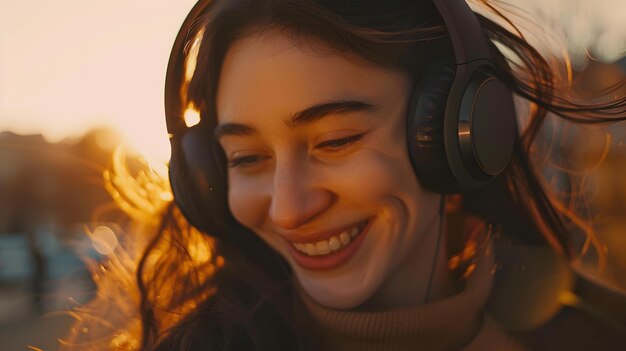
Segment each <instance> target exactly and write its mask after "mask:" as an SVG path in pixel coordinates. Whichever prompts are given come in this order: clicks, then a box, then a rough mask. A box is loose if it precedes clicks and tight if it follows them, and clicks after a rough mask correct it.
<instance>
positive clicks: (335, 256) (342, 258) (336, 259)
mask: <svg viewBox="0 0 626 351" xmlns="http://www.w3.org/2000/svg"><path fill="white" fill-rule="evenodd" d="M371 222H372V221H371V220H367V222H366V223H365V225H362V224H357V226H359V227H361V228H362V229H361V230H360V231H359V232H358V234H356V236H354V238H351V240H350V242H349V243H348V244H347V245H346V246H344V247H341V248H340V249H338V250H337V251H332V252H330V253H328V254H318V255H315V256H310V255H307V254H305V253H302V252H300V251H299V250H298V249H296V248H295V247H294V243H292V242H289V241H288V246H289V250H290V251H291V255H292V257H293V258H294V260H295V261H296V263H297V264H298V265H300V266H301V267H303V268H306V269H310V270H326V269H333V268H336V267H339V266H341V265H343V264H344V263H346V262H347V261H348V260H349V259H350V258H351V257H352V256H353V255H354V254H355V253H356V251H357V250H358V249H359V247H360V246H361V244H362V243H363V239H364V238H365V235H366V234H367V232H368V231H369V228H370V224H371Z"/></svg>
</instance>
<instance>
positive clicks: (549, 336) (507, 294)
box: [487, 243, 626, 350]
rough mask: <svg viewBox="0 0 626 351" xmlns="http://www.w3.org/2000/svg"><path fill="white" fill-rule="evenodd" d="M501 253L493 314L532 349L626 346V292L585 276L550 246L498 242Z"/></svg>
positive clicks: (491, 301)
mask: <svg viewBox="0 0 626 351" xmlns="http://www.w3.org/2000/svg"><path fill="white" fill-rule="evenodd" d="M495 253H496V261H497V269H496V271H495V277H494V288H493V290H492V293H491V296H490V298H489V302H488V304H487V312H488V313H489V314H490V316H492V318H493V320H494V321H496V322H497V324H498V325H499V326H500V327H501V329H503V330H506V331H507V332H508V334H509V335H511V336H513V337H515V338H517V339H518V340H519V341H520V342H521V343H522V344H523V345H525V346H526V347H527V349H530V350H591V349H593V350H616V349H623V348H624V347H626V295H624V294H623V293H622V294H620V293H617V292H613V291H611V290H609V289H606V288H605V287H603V286H601V285H600V284H597V283H594V282H593V281H591V280H589V279H585V277H584V276H583V275H581V274H580V272H575V271H574V270H573V269H572V268H571V266H570V264H569V263H568V262H567V261H566V260H564V259H563V258H561V257H560V256H559V255H558V254H556V253H555V252H554V251H553V250H552V249H551V248H550V247H548V246H514V245H509V244H506V243H496V245H495ZM620 311H621V312H620ZM622 314H623V315H622Z"/></svg>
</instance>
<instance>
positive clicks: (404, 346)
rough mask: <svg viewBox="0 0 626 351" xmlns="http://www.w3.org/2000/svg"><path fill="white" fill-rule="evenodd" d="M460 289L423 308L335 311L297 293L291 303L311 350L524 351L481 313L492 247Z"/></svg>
mask: <svg viewBox="0 0 626 351" xmlns="http://www.w3.org/2000/svg"><path fill="white" fill-rule="evenodd" d="M474 262H475V268H474V270H473V272H472V273H471V275H470V276H469V277H468V278H467V280H466V282H465V286H464V287H463V288H462V290H461V291H460V292H459V293H458V294H456V295H453V296H450V297H447V298H443V299H440V300H436V301H433V302H430V303H427V304H424V305H420V306H415V307H410V308H401V309H394V310H389V311H374V312H362V311H354V310H349V311H345V310H334V309H330V308H326V307H324V306H321V305H319V304H318V303H316V302H315V301H314V300H313V299H312V298H311V297H310V296H308V295H307V293H306V292H304V291H303V290H302V288H298V289H297V290H298V292H299V294H297V295H298V296H299V298H297V299H296V301H295V308H296V311H297V314H298V318H299V320H300V322H301V323H302V327H303V328H304V330H307V331H308V332H309V333H308V335H307V339H305V343H306V345H303V346H304V347H305V349H310V350H327V351H329V350H364V351H379V350H385V351H387V350H389V351H391V350H393V351H400V350H470V351H473V350H523V348H522V346H521V345H520V344H519V343H518V342H516V341H515V340H514V339H513V338H511V337H509V336H507V335H506V334H505V333H504V332H503V331H502V330H501V329H499V328H498V326H497V324H496V323H495V322H494V321H493V320H492V319H491V318H489V317H488V316H487V315H486V314H485V313H484V312H483V308H484V305H485V302H486V300H487V297H488V295H489V292H490V290H491V287H492V281H493V274H492V272H493V266H494V257H493V252H492V250H491V245H487V247H486V248H485V249H484V250H483V251H482V252H481V253H479V254H478V256H477V257H476V260H475V261H474Z"/></svg>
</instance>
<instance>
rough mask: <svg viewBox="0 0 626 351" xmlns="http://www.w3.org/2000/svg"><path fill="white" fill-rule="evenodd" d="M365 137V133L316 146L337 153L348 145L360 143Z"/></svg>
mask: <svg viewBox="0 0 626 351" xmlns="http://www.w3.org/2000/svg"><path fill="white" fill-rule="evenodd" d="M363 135H365V133H362V134H357V135H352V136H349V137H345V138H340V139H331V140H327V141H323V142H321V143H319V144H317V145H315V147H316V148H320V149H325V150H326V151H330V152H337V151H340V150H342V149H343V148H345V147H347V146H348V145H350V144H353V143H355V142H357V141H359V140H360V139H361V138H363Z"/></svg>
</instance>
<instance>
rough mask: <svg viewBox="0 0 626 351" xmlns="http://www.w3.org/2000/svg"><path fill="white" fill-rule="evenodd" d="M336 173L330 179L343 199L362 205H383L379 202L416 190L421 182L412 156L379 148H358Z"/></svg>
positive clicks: (335, 170) (333, 171)
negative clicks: (383, 150) (379, 149)
mask: <svg viewBox="0 0 626 351" xmlns="http://www.w3.org/2000/svg"><path fill="white" fill-rule="evenodd" d="M332 174H333V175H331V176H328V177H327V178H331V179H330V181H332V183H334V186H333V188H334V189H336V191H337V195H338V197H339V199H340V201H341V200H342V199H343V200H344V202H355V204H357V205H359V206H363V205H372V206H377V205H380V203H377V201H379V200H383V199H385V198H387V199H388V198H389V197H397V196H399V195H401V194H402V193H405V192H409V191H410V192H413V191H415V190H416V189H415V187H416V185H417V179H416V177H415V174H414V172H413V168H412V167H411V164H410V162H409V161H408V158H404V157H402V155H401V154H395V155H394V154H390V153H382V152H380V151H377V150H375V149H363V150H360V151H358V152H357V153H356V154H355V155H353V159H352V160H351V161H350V162H346V163H345V164H340V165H338V167H336V168H334V169H333V170H332Z"/></svg>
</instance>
